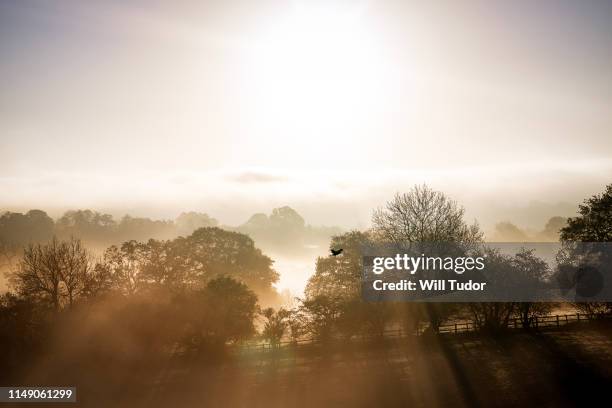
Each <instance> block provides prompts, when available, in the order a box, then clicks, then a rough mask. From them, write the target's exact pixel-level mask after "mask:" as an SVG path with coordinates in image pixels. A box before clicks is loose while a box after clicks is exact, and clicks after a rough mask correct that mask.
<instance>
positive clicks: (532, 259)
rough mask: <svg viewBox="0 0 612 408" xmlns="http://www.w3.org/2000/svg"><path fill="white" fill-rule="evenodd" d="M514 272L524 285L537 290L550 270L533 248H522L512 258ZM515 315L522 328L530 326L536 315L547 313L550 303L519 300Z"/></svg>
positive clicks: (549, 273) (549, 309)
mask: <svg viewBox="0 0 612 408" xmlns="http://www.w3.org/2000/svg"><path fill="white" fill-rule="evenodd" d="M512 265H513V269H514V273H515V274H516V275H517V276H519V277H520V279H522V281H523V283H524V285H525V287H527V286H528V287H529V288H532V289H533V290H538V288H540V287H541V285H542V284H543V283H544V281H545V280H546V279H547V278H549V277H550V275H551V271H550V268H549V267H548V264H547V263H546V261H544V260H543V259H541V258H538V257H537V256H536V255H535V254H534V250H533V249H531V250H527V249H525V248H522V249H521V251H519V252H518V253H517V254H516V255H515V256H514V258H513V259H512ZM515 307H516V309H515V310H516V312H515V313H516V315H517V316H518V317H519V319H520V321H521V325H522V326H523V328H525V329H527V328H529V327H531V325H532V324H533V321H534V320H535V319H536V318H537V317H538V316H543V315H546V314H548V313H549V312H550V311H551V309H552V307H553V304H552V303H548V302H520V303H517V304H516V305H515Z"/></svg>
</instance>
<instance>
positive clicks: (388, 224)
mask: <svg viewBox="0 0 612 408" xmlns="http://www.w3.org/2000/svg"><path fill="white" fill-rule="evenodd" d="M464 216H465V210H464V209H463V207H461V206H459V205H458V204H457V202H456V201H454V200H451V199H450V198H448V197H447V196H446V195H445V194H444V193H442V192H439V191H435V190H433V189H431V188H429V187H428V186H426V185H422V186H414V187H413V188H412V189H411V190H410V192H408V193H405V194H399V193H398V194H396V195H395V197H394V198H393V200H391V201H389V202H387V204H386V206H385V207H384V208H379V209H378V210H376V211H375V212H374V214H373V216H372V224H373V230H374V234H375V236H376V237H377V238H378V239H379V240H380V241H382V242H383V243H390V244H393V245H395V246H397V247H399V248H406V247H409V246H411V245H417V246H419V247H427V248H429V249H428V250H431V249H432V248H431V245H429V244H432V243H436V244H437V243H441V244H445V245H443V246H444V247H445V248H446V249H449V248H450V247H451V246H450V245H448V244H451V245H452V247H453V248H454V250H458V251H460V252H464V251H466V250H468V249H469V248H472V247H473V245H474V244H477V243H478V242H481V241H482V239H483V234H482V232H481V231H480V228H479V226H478V224H477V223H476V222H474V224H471V225H468V224H467V223H466V222H465V220H464ZM423 244H425V245H424V246H423ZM424 307H425V309H426V312H427V316H428V318H429V323H430V328H431V329H432V330H433V331H437V329H438V327H439V325H440V324H441V323H442V322H443V321H444V320H445V319H446V318H447V317H448V316H449V315H450V314H451V313H453V312H454V310H455V307H454V306H453V305H452V304H448V303H446V304H434V303H426V304H425V305H424Z"/></svg>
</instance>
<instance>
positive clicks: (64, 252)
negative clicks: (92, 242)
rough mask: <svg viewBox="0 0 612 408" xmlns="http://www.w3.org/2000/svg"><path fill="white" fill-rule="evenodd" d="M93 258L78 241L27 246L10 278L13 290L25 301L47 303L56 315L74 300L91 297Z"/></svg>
mask: <svg viewBox="0 0 612 408" xmlns="http://www.w3.org/2000/svg"><path fill="white" fill-rule="evenodd" d="M96 271H97V268H95V265H94V262H93V260H92V257H91V256H90V254H89V252H88V251H87V250H86V249H85V248H84V247H83V245H82V244H81V241H80V240H77V239H74V238H71V239H70V240H68V241H60V240H58V239H57V238H55V237H54V238H53V239H52V240H51V241H50V242H49V243H47V244H29V245H28V246H26V247H25V248H24V250H23V257H22V259H21V261H20V262H19V265H18V268H17V270H16V271H15V272H13V273H12V274H11V275H10V282H11V284H12V285H13V287H14V288H15V290H16V291H17V292H18V293H19V294H21V295H23V296H26V297H32V298H37V299H39V300H42V301H46V302H49V303H50V305H51V306H52V307H53V308H54V309H55V310H56V311H57V310H60V309H61V308H62V307H64V306H66V305H67V306H72V305H73V304H74V302H75V300H76V299H78V298H80V297H82V296H84V295H85V294H91V289H92V287H94V286H96V287H99V285H97V282H95V281H96V278H97V277H98V276H99V274H98V273H96Z"/></svg>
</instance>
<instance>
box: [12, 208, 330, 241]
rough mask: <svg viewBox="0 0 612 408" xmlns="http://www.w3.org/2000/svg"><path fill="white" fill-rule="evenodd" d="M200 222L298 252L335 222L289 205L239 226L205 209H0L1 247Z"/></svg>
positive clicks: (126, 237)
mask: <svg viewBox="0 0 612 408" xmlns="http://www.w3.org/2000/svg"><path fill="white" fill-rule="evenodd" d="M205 227H221V228H223V229H226V230H230V231H236V232H241V233H244V234H247V235H249V236H250V237H252V238H253V239H254V240H255V241H256V242H257V243H258V245H259V246H260V247H262V248H264V249H266V250H275V251H282V252H287V251H289V252H291V251H301V250H303V249H304V248H305V247H306V246H314V245H326V244H327V242H329V239H330V237H331V236H333V235H335V234H338V233H340V232H341V230H340V229H339V228H337V227H315V226H311V225H308V224H306V222H305V220H304V218H302V216H301V215H300V214H298V213H297V211H295V210H294V209H292V208H291V207H287V206H285V207H280V208H275V209H273V210H272V213H271V214H270V215H269V216H268V215H266V214H261V213H258V214H255V215H253V216H252V217H251V218H249V220H248V221H247V222H245V223H244V224H242V225H239V226H235V227H234V226H222V225H220V224H219V221H217V220H216V219H215V218H213V217H211V216H209V215H208V214H205V213H199V212H193V211H192V212H185V213H182V214H180V215H179V216H178V217H177V218H176V219H175V220H152V219H150V218H143V217H132V216H130V215H125V216H124V217H122V218H121V219H120V220H116V219H115V218H114V217H113V216H112V215H110V214H104V213H100V212H97V211H92V210H72V211H67V212H66V213H64V215H62V216H61V217H60V218H58V219H57V220H54V219H52V218H51V217H50V216H49V215H47V213H46V212H44V211H41V210H30V211H28V212H26V213H25V214H24V213H18V212H4V213H2V214H1V215H0V246H1V247H2V248H3V249H4V251H5V252H6V250H8V249H17V248H21V247H23V246H24V245H26V244H28V243H31V242H35V243H36V242H47V241H49V240H50V239H51V238H52V237H53V236H56V237H58V238H60V239H69V238H71V237H76V238H79V239H81V240H82V241H83V242H84V243H86V244H87V245H89V246H92V247H96V248H100V247H102V248H104V247H107V246H109V245H112V244H120V243H122V242H125V241H130V240H136V241H146V240H148V239H160V240H164V239H166V240H167V239H172V238H176V237H178V236H187V235H189V234H191V233H192V232H194V231H195V230H197V229H198V228H205Z"/></svg>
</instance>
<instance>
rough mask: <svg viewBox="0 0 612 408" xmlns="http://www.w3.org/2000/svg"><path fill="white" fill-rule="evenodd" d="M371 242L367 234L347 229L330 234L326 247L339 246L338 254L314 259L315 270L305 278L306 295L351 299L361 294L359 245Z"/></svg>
mask: <svg viewBox="0 0 612 408" xmlns="http://www.w3.org/2000/svg"><path fill="white" fill-rule="evenodd" d="M370 242H372V240H371V237H370V234H369V233H366V232H360V231H351V232H347V233H345V234H342V235H337V236H334V237H332V239H331V242H330V245H329V246H330V248H342V249H343V252H342V255H341V256H330V255H328V256H326V257H321V258H318V259H317V263H316V269H315V273H314V274H313V275H312V276H311V277H310V278H309V279H308V283H307V285H306V289H305V294H306V297H307V298H314V297H316V296H320V295H326V296H330V297H338V298H344V299H352V298H355V297H359V296H360V295H361V277H362V274H363V259H362V251H361V246H362V245H366V244H368V243H370Z"/></svg>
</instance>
